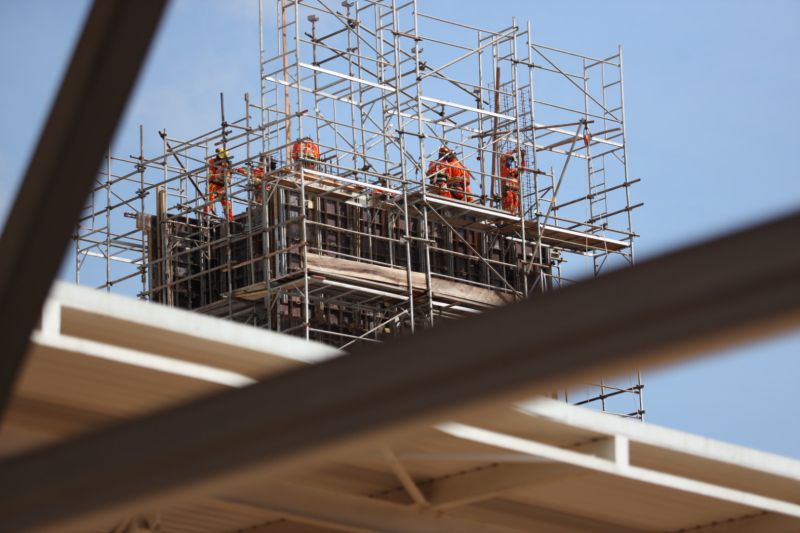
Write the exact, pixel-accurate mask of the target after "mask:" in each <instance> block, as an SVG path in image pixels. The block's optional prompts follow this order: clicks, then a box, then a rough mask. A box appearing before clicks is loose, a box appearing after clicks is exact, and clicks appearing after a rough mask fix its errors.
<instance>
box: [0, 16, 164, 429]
mask: <svg viewBox="0 0 800 533" xmlns="http://www.w3.org/2000/svg"><path fill="white" fill-rule="evenodd" d="M165 5H166V0H147V1H144V2H130V1H125V0H96V1H95V2H94V5H93V6H92V9H91V11H90V13H89V16H88V18H87V20H86V23H85V25H84V27H83V32H82V34H81V37H80V40H79V41H78V45H77V47H76V48H75V51H74V53H73V55H72V60H71V62H70V65H69V68H68V70H67V73H66V75H65V76H64V79H63V81H62V83H61V88H60V89H59V92H58V95H57V96H56V99H55V101H54V103H53V107H52V109H51V110H50V116H49V117H48V119H47V123H46V124H45V126H44V130H43V131H42V134H41V136H40V138H39V143H38V145H37V146H36V150H35V152H34V154H33V157H32V159H31V161H30V163H29V164H28V169H27V172H26V173H25V178H24V181H23V182H22V185H21V187H20V189H19V193H18V194H17V197H16V200H15V201H14V204H13V207H12V210H11V213H10V214H9V216H8V219H7V222H6V225H5V228H4V229H3V235H2V238H0V338H2V339H3V349H2V354H1V355H0V417H2V415H3V412H4V410H5V405H6V404H7V402H8V398H9V396H10V394H11V391H12V389H13V386H14V380H15V378H16V376H17V373H18V371H19V369H20V366H21V364H22V361H23V358H24V355H25V350H26V348H27V346H28V339H29V338H30V334H31V331H32V330H33V327H34V325H35V323H36V320H37V317H38V315H39V312H40V311H41V308H42V303H43V302H44V299H45V298H46V296H47V292H48V290H49V288H50V285H51V283H52V280H53V278H54V277H55V275H56V273H57V272H58V268H59V266H60V264H61V261H62V259H63V257H64V250H66V248H67V244H68V243H69V239H70V235H71V233H72V231H73V228H74V226H75V223H76V221H77V220H78V215H79V214H80V211H81V208H82V206H83V202H84V201H85V200H86V196H87V194H88V193H89V190H90V187H91V184H92V181H93V180H94V178H95V176H96V174H97V169H98V168H99V165H100V162H101V161H102V158H103V152H104V151H105V150H106V148H107V147H108V145H109V144H110V141H111V136H112V135H113V133H114V130H115V129H116V126H117V122H118V121H119V118H120V116H121V114H122V111H123V110H124V109H125V103H126V102H127V101H128V96H129V95H130V92H131V89H132V88H133V84H134V82H135V81H136V78H137V76H138V73H139V69H140V68H141V65H142V63H143V61H144V58H145V55H146V54H147V50H148V48H149V46H150V41H151V40H152V38H153V35H154V34H155V31H156V28H157V27H158V21H159V20H160V19H161V15H162V13H163V10H164V6H165Z"/></svg>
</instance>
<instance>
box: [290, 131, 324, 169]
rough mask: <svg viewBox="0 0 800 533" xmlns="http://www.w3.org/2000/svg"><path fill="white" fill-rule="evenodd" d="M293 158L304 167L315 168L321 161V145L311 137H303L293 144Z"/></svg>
mask: <svg viewBox="0 0 800 533" xmlns="http://www.w3.org/2000/svg"><path fill="white" fill-rule="evenodd" d="M292 159H293V160H295V161H297V162H299V163H301V164H302V165H303V167H304V168H310V169H314V168H316V166H317V161H319V146H317V145H316V144H315V143H314V141H312V140H311V137H303V138H302V139H300V140H299V141H296V142H295V143H294V145H292Z"/></svg>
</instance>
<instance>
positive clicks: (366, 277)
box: [234, 254, 516, 307]
mask: <svg viewBox="0 0 800 533" xmlns="http://www.w3.org/2000/svg"><path fill="white" fill-rule="evenodd" d="M308 270H309V273H310V274H311V275H318V276H323V277H327V278H335V279H337V280H343V281H347V282H349V283H352V284H359V283H361V284H363V285H365V286H369V287H370V288H376V289H381V290H386V291H394V292H398V293H399V292H403V291H406V290H407V288H408V286H407V281H406V271H405V270H404V269H399V268H391V267H386V266H381V265H375V264H372V263H366V262H361V261H351V260H349V259H342V258H339V257H330V256H325V255H319V254H308ZM411 282H412V285H413V288H414V290H415V291H424V290H425V289H426V288H427V285H426V282H425V273H424V272H412V273H411ZM431 285H432V287H431V288H432V289H433V296H434V298H435V299H437V300H444V301H448V302H457V303H463V304H468V305H478V306H484V307H496V306H499V305H504V304H507V303H511V302H513V301H515V300H516V298H515V297H514V295H513V294H510V293H507V292H501V291H494V290H491V289H487V288H484V287H477V286H475V285H470V284H468V283H460V282H458V281H451V280H447V279H442V278H437V277H433V278H432V279H431ZM265 294H266V288H265V284H264V283H263V282H261V283H256V284H254V285H251V286H249V287H244V288H242V289H239V290H237V291H234V297H236V298H240V299H243V300H248V301H255V300H259V299H261V298H263V297H264V295H265Z"/></svg>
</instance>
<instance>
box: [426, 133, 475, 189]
mask: <svg viewBox="0 0 800 533" xmlns="http://www.w3.org/2000/svg"><path fill="white" fill-rule="evenodd" d="M431 169H433V170H434V171H435V172H438V173H443V174H444V176H445V178H446V183H447V194H446V195H443V196H447V197H448V198H454V199H456V200H464V201H466V202H474V201H475V198H474V197H473V196H472V190H471V189H470V186H469V180H470V178H472V174H470V173H469V170H467V169H466V168H465V167H464V165H462V164H461V161H459V160H458V158H457V157H456V154H455V153H454V152H453V151H452V150H451V149H449V148H448V147H446V146H442V147H441V148H439V160H438V161H434V162H432V163H431V167H429V169H428V170H429V174H430V170H431ZM434 183H435V181H434Z"/></svg>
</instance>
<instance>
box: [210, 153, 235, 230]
mask: <svg viewBox="0 0 800 533" xmlns="http://www.w3.org/2000/svg"><path fill="white" fill-rule="evenodd" d="M230 182H231V157H230V155H229V154H228V151H227V150H226V149H225V148H223V147H220V148H217V153H216V155H215V156H214V157H212V158H211V159H209V160H208V202H207V203H206V207H205V210H206V213H213V212H214V202H216V201H217V199H219V203H220V205H221V206H222V208H223V209H224V210H225V213H226V215H227V217H228V220H233V207H232V206H231V201H230V199H229V198H228V193H227V191H226V190H225V186H226V185H227V184H229V183H230Z"/></svg>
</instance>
